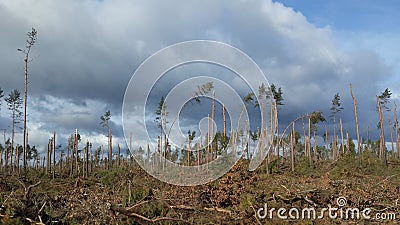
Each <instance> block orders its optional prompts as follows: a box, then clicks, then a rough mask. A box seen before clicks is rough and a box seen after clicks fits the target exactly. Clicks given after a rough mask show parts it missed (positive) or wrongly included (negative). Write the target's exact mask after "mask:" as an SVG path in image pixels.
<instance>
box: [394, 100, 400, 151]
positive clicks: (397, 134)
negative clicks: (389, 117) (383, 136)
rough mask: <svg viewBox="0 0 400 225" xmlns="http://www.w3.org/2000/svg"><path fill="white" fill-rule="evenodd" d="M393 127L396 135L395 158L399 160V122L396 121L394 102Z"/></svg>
mask: <svg viewBox="0 0 400 225" xmlns="http://www.w3.org/2000/svg"><path fill="white" fill-rule="evenodd" d="M394 126H395V129H396V131H395V135H396V151H397V158H398V159H400V151H399V147H400V146H399V145H400V140H399V121H398V120H397V105H396V102H394Z"/></svg>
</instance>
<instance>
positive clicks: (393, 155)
mask: <svg viewBox="0 0 400 225" xmlns="http://www.w3.org/2000/svg"><path fill="white" fill-rule="evenodd" d="M389 129H390V142H391V143H392V157H393V158H394V157H395V153H394V142H393V124H392V121H391V120H390V119H389Z"/></svg>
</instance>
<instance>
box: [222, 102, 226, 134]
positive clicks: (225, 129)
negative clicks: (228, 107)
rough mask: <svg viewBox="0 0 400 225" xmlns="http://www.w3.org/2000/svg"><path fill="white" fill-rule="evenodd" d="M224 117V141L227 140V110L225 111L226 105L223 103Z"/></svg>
mask: <svg viewBox="0 0 400 225" xmlns="http://www.w3.org/2000/svg"><path fill="white" fill-rule="evenodd" d="M222 117H223V120H224V141H225V138H226V112H225V106H224V105H222Z"/></svg>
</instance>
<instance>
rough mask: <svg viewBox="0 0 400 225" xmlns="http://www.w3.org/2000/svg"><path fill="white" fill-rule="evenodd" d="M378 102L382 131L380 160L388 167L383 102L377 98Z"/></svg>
mask: <svg viewBox="0 0 400 225" xmlns="http://www.w3.org/2000/svg"><path fill="white" fill-rule="evenodd" d="M376 101H377V103H378V115H379V127H380V131H381V134H380V137H379V158H381V159H383V161H384V163H385V165H387V159H386V148H385V131H384V129H383V113H382V109H381V101H380V99H379V96H376Z"/></svg>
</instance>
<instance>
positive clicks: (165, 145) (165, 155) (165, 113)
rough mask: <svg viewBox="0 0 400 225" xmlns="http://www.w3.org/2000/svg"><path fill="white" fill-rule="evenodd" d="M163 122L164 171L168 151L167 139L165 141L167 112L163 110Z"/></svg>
mask: <svg viewBox="0 0 400 225" xmlns="http://www.w3.org/2000/svg"><path fill="white" fill-rule="evenodd" d="M163 112H164V113H163V114H164V115H163V122H164V126H163V127H164V159H163V170H164V169H165V165H166V164H167V150H168V139H167V132H166V131H165V130H166V129H167V111H166V109H165V108H164V110H163Z"/></svg>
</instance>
